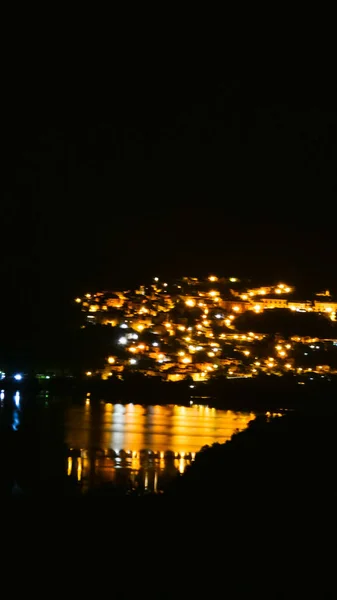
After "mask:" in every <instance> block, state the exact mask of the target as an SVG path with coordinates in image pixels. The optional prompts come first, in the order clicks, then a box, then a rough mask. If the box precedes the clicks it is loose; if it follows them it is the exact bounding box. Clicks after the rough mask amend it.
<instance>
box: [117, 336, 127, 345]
mask: <svg viewBox="0 0 337 600" xmlns="http://www.w3.org/2000/svg"><path fill="white" fill-rule="evenodd" d="M126 342H127V339H126V337H121V338H119V340H118V343H119V344H126Z"/></svg>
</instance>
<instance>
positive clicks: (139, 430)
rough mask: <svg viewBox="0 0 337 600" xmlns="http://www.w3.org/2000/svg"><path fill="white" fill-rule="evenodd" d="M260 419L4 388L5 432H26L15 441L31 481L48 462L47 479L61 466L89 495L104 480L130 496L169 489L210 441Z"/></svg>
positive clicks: (1, 417) (0, 401)
mask: <svg viewBox="0 0 337 600" xmlns="http://www.w3.org/2000/svg"><path fill="white" fill-rule="evenodd" d="M254 418H255V415H254V413H242V412H234V411H229V410H227V411H226V410H218V409H215V408H211V407H208V406H202V405H200V406H198V405H196V404H194V405H193V406H178V405H173V404H171V405H166V406H161V405H152V406H143V405H140V404H127V405H122V404H111V403H105V402H103V401H98V400H92V399H91V398H90V397H89V395H88V396H87V397H86V398H85V399H83V400H82V401H80V402H76V401H72V400H71V399H68V400H66V401H65V399H62V398H58V397H52V398H49V394H48V392H43V393H42V394H40V395H38V396H36V397H35V398H30V399H29V398H27V397H25V395H24V394H23V395H22V394H21V393H20V392H19V391H16V392H15V393H8V392H6V393H5V392H3V391H1V393H0V425H1V429H2V431H4V432H5V431H7V430H9V429H10V430H12V431H14V432H16V434H17V432H20V431H21V433H20V436H19V437H18V438H15V439H17V440H18V443H20V439H21V446H20V451H19V453H18V456H19V460H18V467H20V465H21V467H22V465H24V466H23V467H22V468H21V472H27V480H28V482H31V481H34V479H32V478H33V477H36V473H35V475H33V472H34V468H35V465H37V464H39V461H40V463H41V465H40V467H39V471H38V472H39V474H40V476H41V481H43V482H47V483H48V485H49V484H51V485H54V483H53V482H56V481H57V480H56V479H55V472H54V471H53V468H55V469H56V470H58V469H59V467H60V469H61V472H62V473H63V477H64V478H65V480H66V481H67V482H69V484H70V487H71V489H73V486H74V485H75V486H76V490H77V491H83V492H86V491H88V490H89V489H95V488H96V487H99V486H100V485H101V484H110V485H111V486H112V487H113V488H114V489H115V490H118V491H122V493H125V492H132V491H136V492H137V493H138V492H139V493H142V492H144V491H145V492H146V491H155V492H157V491H158V492H161V491H162V490H165V487H166V486H167V485H168V484H169V483H170V481H171V480H172V478H174V477H176V476H177V474H178V473H183V472H184V471H185V469H186V467H187V466H188V465H189V464H191V462H192V461H193V460H194V458H195V455H196V453H197V452H198V451H199V450H200V449H201V448H202V447H203V446H205V445H212V444H214V443H215V442H219V443H224V442H225V441H226V440H229V439H230V438H231V436H232V435H233V433H235V432H236V431H240V430H242V429H245V427H247V425H248V423H249V421H250V420H252V419H254ZM6 428H7V429H6ZM22 436H23V437H22ZM64 445H65V448H64ZM37 449H38V450H37ZM36 450H37V452H38V454H35V451H36ZM64 450H65V451H66V454H64ZM41 461H42V462H41ZM42 463H43V466H42ZM52 465H53V467H52ZM19 470H20V468H19ZM57 472H58V473H59V472H60V471H57ZM31 473H32V474H31ZM42 485H44V483H42ZM55 485H58V484H57V483H55Z"/></svg>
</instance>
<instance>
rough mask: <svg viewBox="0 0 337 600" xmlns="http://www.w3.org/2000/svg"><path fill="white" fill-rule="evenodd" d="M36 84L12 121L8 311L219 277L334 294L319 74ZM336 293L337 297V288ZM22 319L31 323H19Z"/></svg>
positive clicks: (11, 98)
mask: <svg viewBox="0 0 337 600" xmlns="http://www.w3.org/2000/svg"><path fill="white" fill-rule="evenodd" d="M40 75H41V74H40V73H39V72H37V73H35V74H34V75H32V73H31V71H30V72H28V74H27V72H25V73H24V74H23V75H22V77H21V78H20V77H18V79H17V80H16V81H14V82H12V83H13V85H10V86H8V87H7V90H8V91H7V97H6V110H5V111H4V114H3V119H4V123H3V137H2V142H3V150H4V154H5V169H4V176H3V179H2V187H3V194H2V196H3V207H2V211H1V240H2V241H1V245H2V252H1V280H2V293H3V297H2V304H3V307H4V311H5V312H4V313H3V314H7V315H8V316H9V315H10V317H9V318H10V319H11V320H12V322H13V321H15V322H18V323H20V326H21V325H22V323H23V322H25V324H26V326H27V328H28V329H29V328H30V329H32V325H31V324H32V323H36V321H37V320H38V319H39V314H40V311H41V310H42V311H44V312H46V305H48V310H49V309H50V310H53V311H55V310H56V312H57V313H58V315H59V317H58V318H59V319H60V320H62V319H63V315H64V314H65V313H66V311H67V302H68V299H69V300H70V299H71V298H73V296H74V295H76V294H77V293H83V292H85V291H90V290H95V289H102V288H103V289H104V288H114V287H118V286H129V285H137V284H138V283H140V282H142V280H143V279H144V278H145V277H150V276H152V275H154V274H159V275H162V276H164V277H166V276H167V277H168V276H170V275H172V276H174V275H181V274H191V275H192V274H198V273H202V272H209V271H212V272H213V271H215V272H217V273H223V274H236V273H238V274H239V275H249V276H263V277H264V276H265V277H266V281H270V280H274V279H279V278H280V277H281V278H287V279H290V280H291V281H292V282H294V283H296V280H297V279H298V280H299V281H300V280H301V281H302V280H303V281H304V282H307V281H310V280H311V279H312V280H313V281H314V282H315V283H313V286H315V285H316V282H317V285H324V284H326V285H330V286H331V285H332V286H333V285H334V283H335V281H336V275H335V273H336V270H335V264H336V258H337V256H336V237H335V232H336V225H335V217H334V215H333V210H334V204H335V203H336V202H335V201H336V164H337V163H336V158H337V156H336V154H337V153H336V131H337V129H336V106H337V102H336V100H337V96H336V79H335V77H334V79H332V74H331V72H328V70H326V71H324V69H323V68H322V67H321V66H318V67H317V68H310V69H309V68H308V69H307V70H301V71H298V70H297V69H295V70H294V71H293V72H291V71H286V70H282V69H274V70H270V69H266V70H263V69H261V70H260V71H259V70H258V69H256V68H255V67H254V68H253V67H252V68H250V67H248V66H247V67H246V68H245V69H241V68H236V67H231V68H230V67H227V66H226V65H225V66H223V67H222V68H218V67H216V68H215V67H214V68H211V67H210V66H209V65H197V67H196V66H192V67H191V65H186V64H183V65H181V66H180V68H175V69H173V68H170V67H169V66H167V65H166V66H165V65H164V66H162V68H161V69H160V72H158V70H156V69H154V70H153V71H152V70H151V69H148V70H146V71H145V69H143V68H141V67H140V66H139V65H138V67H135V68H134V69H133V70H130V71H127V72H125V73H123V72H119V73H118V74H116V73H115V72H114V71H112V72H111V73H109V74H107V73H104V74H103V73H99V74H96V75H94V76H93V77H91V75H89V74H86V73H85V70H82V71H81V73H80V75H78V74H77V71H76V77H75V76H74V78H72V76H71V73H70V75H69V74H67V78H64V77H63V75H62V73H57V72H55V73H52V76H51V77H49V78H48V80H47V79H46V78H44V77H41V76H40ZM336 291H337V290H336ZM18 315H19V316H18Z"/></svg>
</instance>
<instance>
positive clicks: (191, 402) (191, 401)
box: [190, 385, 194, 406]
mask: <svg viewBox="0 0 337 600" xmlns="http://www.w3.org/2000/svg"><path fill="white" fill-rule="evenodd" d="M191 387H194V386H193V385H191ZM192 404H193V400H190V406H192Z"/></svg>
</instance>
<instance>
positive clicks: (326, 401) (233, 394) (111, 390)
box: [1, 377, 337, 412]
mask: <svg viewBox="0 0 337 600" xmlns="http://www.w3.org/2000/svg"><path fill="white" fill-rule="evenodd" d="M1 383H2V386H1V387H2V389H3V390H4V391H5V392H7V394H11V393H15V392H16V391H17V390H19V391H20V392H21V393H22V394H23V395H25V396H26V397H27V398H28V397H30V398H33V397H35V398H44V397H45V396H46V395H48V397H49V399H50V400H51V399H54V400H56V399H59V400H67V399H71V400H72V401H74V402H76V401H83V400H84V399H85V398H87V397H90V400H91V401H92V402H96V401H105V402H112V403H114V404H117V403H120V404H128V403H135V404H136V403H137V404H143V405H151V404H159V405H166V404H180V405H183V406H189V405H191V403H193V404H199V405H208V406H211V407H214V408H218V409H223V410H238V411H248V412H250V411H255V412H265V411H277V410H282V409H300V410H303V409H308V410H312V409H313V410H318V411H324V410H325V409H327V410H329V407H331V406H334V405H335V404H336V400H337V378H336V377H332V378H330V379H325V380H324V381H319V380H318V381H303V380H298V379H297V378H292V379H287V380H286V378H279V377H276V378H273V377H266V378H263V379H254V380H252V379H235V380H234V379H232V380H228V379H227V380H226V379H222V380H216V381H210V382H207V383H195V384H193V383H192V384H190V383H189V384H187V383H186V382H179V383H172V382H158V381H154V382H153V381H151V380H149V381H147V380H139V381H125V382H120V381H118V382H110V381H101V380H91V381H83V380H76V379H72V378H71V379H70V378H53V379H50V380H49V381H43V382H37V381H36V380H34V379H31V380H25V381H22V382H15V381H2V382H1ZM191 385H193V387H191Z"/></svg>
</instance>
